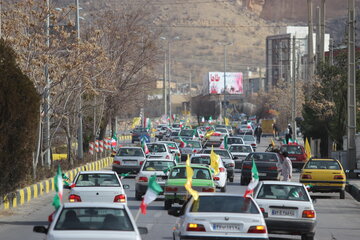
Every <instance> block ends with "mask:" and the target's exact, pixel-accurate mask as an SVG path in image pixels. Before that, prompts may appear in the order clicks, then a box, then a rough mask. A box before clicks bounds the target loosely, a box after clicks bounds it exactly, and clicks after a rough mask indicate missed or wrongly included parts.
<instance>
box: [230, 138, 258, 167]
mask: <svg viewBox="0 0 360 240" xmlns="http://www.w3.org/2000/svg"><path fill="white" fill-rule="evenodd" d="M229 151H230V153H231V154H232V155H233V156H234V157H236V158H235V159H234V161H235V169H240V168H241V165H242V163H243V161H244V160H245V158H246V157H247V155H249V153H252V152H254V149H253V148H252V147H251V145H248V144H247V145H246V144H233V145H231V146H230V147H229Z"/></svg>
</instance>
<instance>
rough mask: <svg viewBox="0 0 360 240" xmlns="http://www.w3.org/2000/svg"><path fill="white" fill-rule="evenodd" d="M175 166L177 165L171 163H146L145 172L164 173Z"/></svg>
mask: <svg viewBox="0 0 360 240" xmlns="http://www.w3.org/2000/svg"><path fill="white" fill-rule="evenodd" d="M173 166H175V163H174V162H170V161H146V162H145V164H144V168H143V171H163V170H166V169H169V168H171V167H173Z"/></svg>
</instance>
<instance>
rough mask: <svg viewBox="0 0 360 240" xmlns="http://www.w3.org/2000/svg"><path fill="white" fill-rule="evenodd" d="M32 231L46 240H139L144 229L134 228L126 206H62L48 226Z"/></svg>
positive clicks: (67, 204) (81, 204)
mask: <svg viewBox="0 0 360 240" xmlns="http://www.w3.org/2000/svg"><path fill="white" fill-rule="evenodd" d="M33 231H34V232H37V233H44V234H46V239H47V240H76V239H90V240H91V239H107V240H115V239H116V240H121V239H123V240H125V239H126V240H141V236H140V234H146V233H147V232H148V231H147V228H144V227H137V226H136V223H135V221H134V219H133V217H132V215H131V213H130V210H129V208H128V207H127V206H126V205H125V204H114V203H98V202H97V203H64V204H63V205H62V206H61V207H60V208H59V209H58V211H56V212H55V213H54V215H53V221H52V222H51V223H50V224H49V226H48V227H45V226H35V227H34V229H33Z"/></svg>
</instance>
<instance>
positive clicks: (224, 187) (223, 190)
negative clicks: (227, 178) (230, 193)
mask: <svg viewBox="0 0 360 240" xmlns="http://www.w3.org/2000/svg"><path fill="white" fill-rule="evenodd" d="M220 191H221V192H226V184H225V185H224V186H223V187H222V188H220Z"/></svg>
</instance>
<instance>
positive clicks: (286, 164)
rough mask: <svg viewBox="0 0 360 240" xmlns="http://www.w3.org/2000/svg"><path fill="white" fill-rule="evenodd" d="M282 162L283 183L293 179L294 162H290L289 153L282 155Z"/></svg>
mask: <svg viewBox="0 0 360 240" xmlns="http://www.w3.org/2000/svg"><path fill="white" fill-rule="evenodd" d="M282 156H283V157H282V160H281V161H282V162H281V175H282V177H283V179H282V180H283V181H290V180H291V178H292V162H291V160H290V158H289V157H288V156H289V153H288V152H286V151H285V152H283V153H282Z"/></svg>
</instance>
